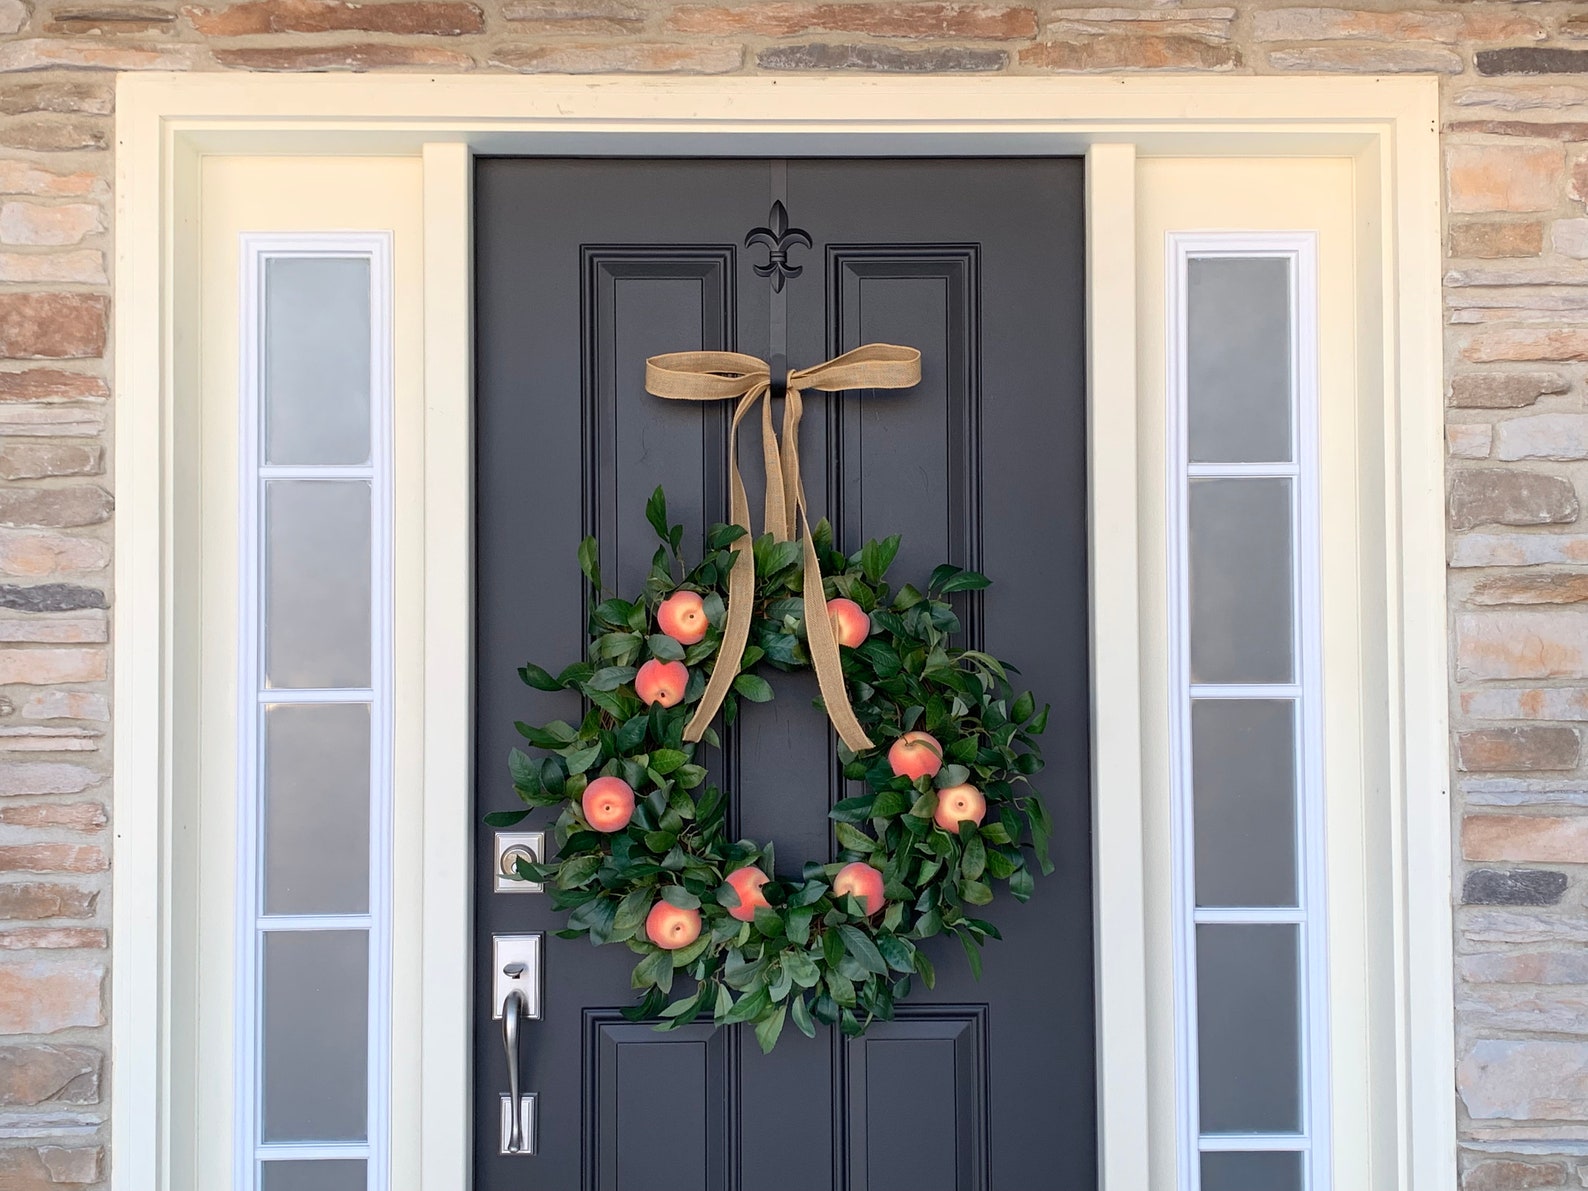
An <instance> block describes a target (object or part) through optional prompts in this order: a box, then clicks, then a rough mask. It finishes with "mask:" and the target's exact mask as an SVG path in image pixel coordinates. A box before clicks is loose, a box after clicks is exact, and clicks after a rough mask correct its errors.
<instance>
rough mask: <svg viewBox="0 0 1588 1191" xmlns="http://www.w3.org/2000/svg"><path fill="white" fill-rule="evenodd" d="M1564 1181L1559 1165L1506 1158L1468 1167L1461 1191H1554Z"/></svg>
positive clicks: (1563, 1168) (1562, 1165)
mask: <svg viewBox="0 0 1588 1191" xmlns="http://www.w3.org/2000/svg"><path fill="white" fill-rule="evenodd" d="M1565 1181H1566V1167H1565V1165H1564V1164H1563V1163H1560V1162H1521V1161H1517V1160H1515V1159H1510V1158H1506V1159H1500V1160H1495V1161H1488V1162H1479V1163H1478V1164H1477V1165H1475V1166H1470V1167H1468V1168H1467V1170H1466V1171H1465V1172H1464V1173H1463V1174H1462V1176H1461V1191H1533V1189H1534V1188H1539V1187H1558V1186H1560V1185H1561V1184H1563V1183H1564V1182H1565Z"/></svg>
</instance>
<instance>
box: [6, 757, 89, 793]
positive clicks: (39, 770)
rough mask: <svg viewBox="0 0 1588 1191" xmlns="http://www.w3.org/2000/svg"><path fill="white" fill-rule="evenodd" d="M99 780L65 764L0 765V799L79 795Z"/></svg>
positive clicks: (21, 762) (14, 763)
mask: <svg viewBox="0 0 1588 1191" xmlns="http://www.w3.org/2000/svg"><path fill="white" fill-rule="evenodd" d="M101 780H103V779H102V778H101V777H100V775H99V774H97V773H95V772H94V771H93V770H92V769H85V768H84V767H83V766H81V765H72V764H69V763H67V762H65V761H4V762H0V798H12V797H16V796H17V795H21V794H81V793H82V792H83V791H84V790H86V789H88V788H89V787H90V786H97V785H98V784H99V783H100V781H101Z"/></svg>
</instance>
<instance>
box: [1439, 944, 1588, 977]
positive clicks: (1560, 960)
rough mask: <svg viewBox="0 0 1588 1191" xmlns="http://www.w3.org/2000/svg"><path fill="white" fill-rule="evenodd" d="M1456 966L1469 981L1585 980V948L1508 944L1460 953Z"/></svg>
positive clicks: (1587, 956)
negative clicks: (1553, 948)
mask: <svg viewBox="0 0 1588 1191" xmlns="http://www.w3.org/2000/svg"><path fill="white" fill-rule="evenodd" d="M1456 970H1457V971H1458V972H1459V973H1460V975H1461V979H1463V980H1465V981H1467V982H1468V983H1469V984H1588V951H1585V950H1583V949H1582V948H1581V947H1573V948H1570V949H1561V950H1558V951H1538V950H1522V949H1519V948H1516V947H1508V948H1506V949H1505V950H1504V951H1485V952H1483V953H1482V954H1480V955H1463V956H1461V957H1459V958H1458V959H1457V960H1456Z"/></svg>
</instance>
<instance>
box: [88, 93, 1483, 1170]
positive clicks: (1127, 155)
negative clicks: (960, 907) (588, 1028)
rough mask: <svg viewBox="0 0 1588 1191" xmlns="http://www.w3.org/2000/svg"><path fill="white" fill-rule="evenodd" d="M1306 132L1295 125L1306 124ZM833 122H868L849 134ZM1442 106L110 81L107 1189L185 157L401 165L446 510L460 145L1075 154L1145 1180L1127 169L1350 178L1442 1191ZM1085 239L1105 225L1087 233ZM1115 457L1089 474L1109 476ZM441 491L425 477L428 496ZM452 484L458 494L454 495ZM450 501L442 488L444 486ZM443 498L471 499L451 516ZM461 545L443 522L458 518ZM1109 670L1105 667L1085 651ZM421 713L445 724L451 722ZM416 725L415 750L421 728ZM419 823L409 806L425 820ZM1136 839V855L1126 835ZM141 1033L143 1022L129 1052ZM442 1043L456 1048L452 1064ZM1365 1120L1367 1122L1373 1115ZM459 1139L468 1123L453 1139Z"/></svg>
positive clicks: (433, 1083)
mask: <svg viewBox="0 0 1588 1191" xmlns="http://www.w3.org/2000/svg"><path fill="white" fill-rule="evenodd" d="M1320 112H1325V113H1329V114H1328V115H1327V116H1326V117H1319V116H1318V113H1320ZM855 113H865V115H863V116H856V115H855ZM1437 127H1438V123H1437V83H1436V81H1435V80H1434V79H1431V78H1420V77H1406V76H1399V77H1389V78H1350V79H1343V78H1339V77H1331V78H1323V79H1314V78H1283V79H1276V78H1260V77H1237V78H1230V77H1213V76H1196V75H1180V76H1160V77H1086V78H1076V77H1069V78H1016V77H1006V78H978V79H959V78H927V79H873V78H823V79H796V80H787V79H777V78H766V77H744V76H739V77H731V78H716V79H651V78H615V79H599V78H585V79H568V78H559V77H552V76H546V77H541V78H517V77H509V76H476V77H429V76H417V75H404V76H356V77H334V76H310V75H276V76H271V75H242V74H226V75H222V74H208V75H158V74H146V75H131V74H125V75H122V76H121V77H120V79H119V81H118V100H117V135H118V143H119V145H120V147H121V148H120V152H119V153H118V157H117V187H116V189H117V253H116V256H117V269H116V322H115V332H116V424H117V435H116V444H115V451H116V474H117V498H118V503H119V506H120V513H119V516H118V517H117V519H116V530H115V533H116V539H115V541H116V546H115V584H116V592H117V602H116V609H115V620H116V626H115V627H116V631H115V635H114V658H115V674H116V678H115V694H116V705H117V710H118V714H117V722H116V725H115V743H114V762H115V772H116V778H117V780H116V793H115V797H114V816H115V848H114V859H115V869H116V881H115V886H114V891H113V913H112V924H113V936H112V937H113V944H112V961H113V965H114V972H115V987H114V995H113V999H112V1025H113V1031H112V1039H111V1047H112V1057H113V1062H112V1101H111V1113H112V1128H113V1135H114V1145H115V1151H114V1157H113V1161H112V1171H111V1179H112V1186H113V1187H114V1188H116V1189H117V1191H133V1189H134V1188H142V1187H147V1186H167V1185H168V1184H169V1181H170V1178H171V1175H172V1155H173V1151H174V1150H177V1149H180V1148H181V1147H182V1146H183V1145H184V1144H185V1142H184V1138H185V1135H186V1133H187V1132H189V1131H190V1130H191V1128H192V1120H191V1118H190V1117H189V1116H188V1115H187V1113H188V1111H189V1110H191V1108H192V1104H191V1097H190V1096H188V1095H185V1094H184V1092H183V1080H184V1078H185V1076H184V1074H183V1072H182V1065H183V1061H184V1059H185V1058H189V1057H191V1056H188V1055H185V1054H184V1052H183V1051H182V1050H181V1047H180V1034H181V1029H182V1025H181V1023H179V1022H175V1021H173V1020H172V1016H171V1014H170V1012H169V1005H170V990H171V987H172V985H173V983H174V982H180V981H182V980H184V979H191V974H192V971H193V965H194V963H195V961H196V957H195V956H193V955H190V954H183V951H182V946H181V938H182V931H181V930H180V924H181V918H182V916H183V914H185V913H186V912H187V910H186V907H185V906H184V905H183V900H182V898H181V897H180V896H179V895H178V894H179V891H181V890H182V889H183V888H184V877H183V874H182V873H181V872H180V871H178V870H177V868H176V867H175V866H176V858H177V856H178V855H179V853H180V838H179V837H180V835H181V832H182V830H183V828H184V824H182V823H181V822H179V821H178V820H177V818H176V817H175V815H174V806H175V803H174V796H175V792H176V790H177V788H178V786H179V784H180V783H181V782H183V781H184V780H186V774H185V770H184V763H183V754H182V752H181V747H182V739H183V734H184V732H185V731H190V730H191V729H190V726H188V725H186V723H185V720H184V715H183V713H184V707H183V705H182V703H181V699H180V694H179V679H180V677H181V675H182V673H183V670H184V667H187V666H190V665H191V664H192V663H193V661H194V659H193V658H191V657H188V656H185V654H184V653H183V652H182V651H181V650H180V649H179V648H178V638H177V636H176V634H175V631H174V625H175V623H176V615H177V610H178V608H180V607H182V606H183V601H184V600H186V599H187V598H188V595H187V592H186V588H185V584H186V583H187V570H188V569H189V563H188V561H187V560H184V559H183V558H181V557H179V556H177V553H176V551H175V549H174V545H173V544H174V542H175V541H176V539H177V533H176V526H177V522H178V518H179V517H181V516H185V515H186V514H184V512H183V511H182V509H181V501H180V499H179V496H180V495H181V493H182V491H183V488H182V482H183V477H184V466H185V465H184V456H183V452H184V451H185V450H186V449H187V445H186V441H185V440H186V432H185V430H184V426H183V420H184V418H185V417H186V418H190V417H191V402H192V389H193V376H192V371H191V368H190V365H189V357H190V356H191V354H192V353H191V349H190V347H189V345H188V344H186V343H184V342H183V341H182V340H181V339H180V338H179V337H178V336H177V335H176V333H175V330H176V327H177V326H178V325H179V323H180V322H181V316H182V312H183V310H184V303H185V302H188V301H190V300H191V293H192V286H193V276H192V270H191V262H187V263H184V258H183V256H182V254H181V252H180V248H181V245H182V244H183V242H184V237H186V236H187V235H188V234H189V229H190V228H191V227H192V226H193V223H194V220H193V216H194V214H195V211H196V205H197V202H198V193H197V185H196V179H197V172H198V171H197V168H196V167H197V162H198V160H199V158H200V156H201V155H203V154H206V153H245V154H246V153H261V154H294V155H299V154H335V155H351V154H367V153H382V154H402V153H411V154H422V155H423V157H424V162H425V182H424V186H425V211H426V215H425V237H426V239H425V265H426V297H425V316H426V332H425V360H426V363H425V381H426V409H427V448H426V467H427V486H428V485H429V484H430V477H440V479H438V480H437V486H436V487H435V488H431V489H430V491H429V497H430V498H431V499H434V500H436V501H437V502H438V503H437V505H436V509H437V510H444V511H446V512H447V515H449V516H453V517H459V516H467V515H468V513H469V510H468V508H467V503H466V502H467V500H468V495H467V492H463V493H461V494H460V493H459V492H458V490H457V485H456V478H457V477H458V476H460V475H462V476H467V475H468V474H469V471H468V469H469V454H470V451H469V439H470V427H469V420H468V419H469V396H470V374H471V360H470V350H471V327H470V320H469V315H468V310H469V302H470V288H471V286H470V276H469V263H468V262H469V254H470V245H469V222H470V195H469V172H470V170H469V162H470V158H471V156H472V154H474V153H478V152H515V153H522V154H529V155H534V154H549V153H568V152H580V153H592V152H593V153H602V154H612V155H625V154H649V155H656V154H658V153H662V154H679V155H690V154H699V153H702V152H710V153H713V154H717V155H721V154H723V153H728V154H746V155H748V154H757V155H761V154H768V155H784V156H787V155H796V154H799V153H812V152H820V153H825V154H843V153H855V154H861V155H877V154H878V153H882V152H887V153H909V154H931V155H944V156H947V155H955V154H959V153H976V154H988V153H1004V154H1023V155H1051V154H1057V153H1087V154H1088V156H1089V159H1090V160H1089V168H1088V188H1087V193H1088V219H1089V222H1090V227H1089V234H1088V268H1089V282H1088V289H1089V294H1088V303H1089V329H1088V347H1089V351H1090V353H1091V362H1090V381H1089V403H1090V406H1091V409H1090V420H1091V432H1090V433H1091V443H1090V450H1091V459H1092V464H1093V466H1092V492H1091V499H1092V507H1093V510H1094V514H1093V521H1092V529H1091V532H1092V544H1093V561H1092V582H1093V598H1092V602H1093V610H1094V615H1093V628H1092V634H1093V636H1092V645H1093V651H1094V652H1093V657H1094V682H1093V699H1094V707H1093V753H1094V757H1095V758H1096V768H1095V772H1094V795H1093V801H1094V812H1095V815H1096V819H1095V822H1096V840H1097V843H1096V847H1095V854H1096V861H1097V875H1096V879H1095V880H1096V885H1095V903H1096V915H1097V917H1096V923H1095V925H1096V929H1097V939H1098V951H1097V963H1098V980H1099V983H1098V989H1099V995H1098V1005H1099V1016H1098V1022H1097V1028H1098V1033H1097V1039H1098V1069H1099V1097H1098V1111H1099V1120H1100V1138H1099V1159H1100V1167H1101V1171H1102V1184H1103V1186H1104V1187H1106V1188H1109V1189H1110V1191H1124V1189H1126V1188H1130V1189H1131V1191H1135V1189H1137V1188H1144V1187H1148V1186H1150V1185H1152V1182H1151V1175H1152V1173H1153V1172H1151V1171H1149V1170H1148V1168H1147V1156H1146V1147H1145V1146H1143V1145H1142V1144H1141V1141H1140V1139H1141V1137H1142V1136H1143V1132H1144V1130H1145V1129H1146V1128H1147V1127H1148V1125H1149V1121H1148V1116H1147V1108H1146V1092H1145V1088H1146V1083H1145V1081H1146V1054H1145V1043H1144V1041H1143V1039H1144V1036H1145V996H1144V986H1145V970H1144V964H1145V944H1144V941H1143V938H1142V924H1143V917H1142V881H1141V876H1142V857H1141V852H1140V838H1141V837H1140V822H1141V797H1142V795H1143V791H1142V787H1141V765H1140V748H1141V741H1142V730H1141V723H1140V719H1139V715H1140V707H1141V703H1140V697H1139V696H1140V687H1139V682H1140V675H1139V671H1138V670H1137V668H1136V666H1135V664H1133V659H1134V658H1135V657H1136V647H1137V633H1138V629H1139V619H1138V604H1137V595H1136V571H1135V561H1136V560H1135V533H1136V526H1137V524H1138V521H1137V516H1138V509H1137V506H1136V501H1135V487H1134V470H1133V466H1120V462H1121V461H1124V462H1126V463H1129V464H1131V465H1133V464H1134V461H1135V459H1136V451H1135V448H1136V443H1135V412H1134V411H1135V403H1136V401H1137V399H1138V394H1137V390H1136V377H1135V366H1134V358H1135V349H1134V344H1135V314H1134V277H1135V271H1134V267H1135V262H1134V246H1133V245H1134V238H1133V236H1132V235H1131V234H1130V233H1129V231H1128V230H1126V229H1128V227H1129V226H1130V223H1131V205H1132V201H1133V195H1134V180H1133V176H1134V159H1135V156H1136V155H1137V154H1159V153H1173V154H1217V155H1241V154H1265V153H1266V154H1271V153H1285V154H1298V153H1300V154H1319V155H1330V156H1342V155H1343V156H1350V157H1354V158H1356V159H1357V161H1358V163H1359V166H1360V169H1361V177H1363V179H1364V180H1365V181H1366V182H1367V183H1371V184H1365V185H1364V186H1363V188H1362V190H1363V193H1362V196H1361V200H1360V201H1361V204H1362V206H1361V212H1360V221H1359V222H1360V224H1361V226H1362V227H1363V228H1364V229H1373V230H1372V234H1374V235H1376V236H1377V237H1378V240H1377V243H1376V246H1375V249H1376V258H1377V260H1378V262H1379V265H1380V267H1379V270H1378V273H1377V275H1376V277H1375V278H1373V279H1370V281H1369V282H1367V283H1365V288H1364V292H1363V299H1364V302H1366V303H1368V307H1367V308H1368V309H1370V310H1373V311H1375V312H1376V313H1377V315H1378V318H1379V320H1380V324H1381V325H1379V326H1378V327H1376V328H1375V329H1376V330H1378V331H1379V332H1380V335H1381V339H1382V344H1383V350H1382V353H1381V355H1380V356H1377V357H1375V358H1374V362H1373V363H1374V367H1373V368H1372V369H1365V370H1364V371H1365V373H1366V372H1369V371H1371V372H1372V375H1366V376H1365V379H1366V380H1367V381H1369V382H1371V383H1372V384H1374V385H1375V386H1376V387H1377V388H1378V389H1379V390H1380V391H1381V394H1382V401H1383V408H1384V423H1383V428H1382V429H1383V441H1384V448H1385V449H1384V458H1383V471H1384V474H1383V476H1382V477H1380V479H1381V482H1382V483H1383V486H1384V489H1383V490H1384V492H1385V494H1386V497H1387V503H1386V512H1385V517H1384V524H1383V526H1382V531H1383V547H1384V560H1385V567H1386V570H1387V584H1386V586H1387V589H1388V597H1387V599H1386V601H1385V603H1386V605H1387V606H1386V607H1384V608H1382V609H1381V610H1380V611H1381V614H1382V615H1383V616H1384V618H1385V626H1386V627H1385V632H1386V636H1387V645H1388V647H1389V652H1390V656H1391V671H1390V672H1391V689H1390V690H1389V691H1388V692H1386V694H1387V696H1388V699H1387V701H1388V706H1389V708H1390V715H1391V721H1392V722H1391V725H1390V731H1389V734H1388V740H1389V743H1390V748H1391V755H1390V757H1389V760H1388V764H1387V772H1386V773H1384V774H1383V775H1382V780H1383V782H1384V783H1385V786H1386V788H1387V789H1388V790H1389V791H1390V794H1389V797H1390V798H1391V799H1392V803H1393V807H1394V812H1395V813H1394V821H1393V831H1394V833H1395V838H1394V839H1393V841H1392V845H1393V856H1394V859H1393V863H1394V867H1395V872H1394V874H1393V880H1394V887H1395V892H1396V921H1395V922H1394V924H1393V929H1394V932H1395V939H1396V947H1395V950H1394V967H1395V973H1394V987H1395V990H1396V997H1395V1006H1394V1017H1395V1021H1394V1023H1393V1029H1394V1041H1395V1049H1396V1060H1395V1062H1396V1067H1397V1070H1398V1072H1399V1079H1398V1081H1397V1083H1398V1097H1397V1098H1398V1099H1399V1100H1400V1103H1399V1104H1398V1105H1396V1106H1394V1109H1393V1111H1394V1112H1395V1114H1396V1118H1397V1119H1396V1121H1395V1125H1394V1129H1395V1135H1396V1166H1397V1171H1396V1172H1395V1173H1396V1177H1395V1182H1394V1185H1395V1186H1398V1187H1401V1188H1404V1189H1405V1191H1436V1189H1438V1191H1443V1188H1445V1187H1448V1186H1450V1185H1451V1184H1452V1183H1453V1181H1454V1171H1455V1155H1456V1135H1455V1121H1454V1097H1453V1094H1452V1091H1451V1078H1452V1068H1453V1064H1454V1047H1453V1024H1452V1021H1453V1007H1452V959H1451V951H1452V948H1451V909H1450V898H1449V889H1450V867H1451V860H1450V824H1449V821H1448V812H1447V807H1448V801H1447V800H1446V799H1444V798H1436V797H1433V796H1432V795H1433V793H1434V792H1435V791H1445V790H1448V781H1449V773H1448V747H1447V743H1446V741H1447V729H1446V715H1447V704H1446V700H1447V689H1448V687H1447V676H1446V665H1447V663H1446V638H1445V578H1444V557H1443V549H1442V543H1443V454H1442V445H1441V444H1442V437H1441V435H1442V428H1441V427H1442V359H1443V353H1442V337H1441V325H1440V291H1439V264H1440V245H1439V199H1440V187H1439V158H1438V134H1437ZM1105 232H1106V234H1104V233H1105ZM1105 460H1111V461H1114V462H1113V463H1111V464H1105V463H1104V462H1103V461H1105ZM443 480H444V482H443ZM466 487H467V485H465V488H466ZM442 489H446V490H445V491H443V490H442ZM460 501H461V502H463V503H460ZM443 524H444V523H443V521H442V519H441V518H440V517H439V516H432V517H431V518H430V520H429V525H430V529H429V530H428V531H427V538H426V551H427V568H426V569H427V573H428V579H427V585H426V593H425V598H426V601H427V607H428V608H430V609H431V610H432V612H434V611H436V610H438V609H453V610H457V609H464V610H466V609H467V608H468V606H469V599H470V592H469V579H468V576H469V574H470V572H471V567H470V565H469V557H468V549H469V546H468V542H467V541H466V535H462V534H457V533H456V532H453V533H451V534H450V535H449V534H446V533H444V532H441V527H442V525H443ZM451 524H453V525H456V524H458V522H456V521H453V522H451ZM426 619H427V626H428V631H427V642H426V665H427V683H426V686H427V692H428V699H430V700H434V701H433V702H429V701H427V706H429V707H434V708H437V709H440V708H443V707H450V708H452V709H453V711H454V714H452V715H450V716H439V717H435V718H434V719H433V720H432V719H430V718H428V717H427V729H426V742H427V748H426V761H425V777H426V815H425V818H426V831H425V837H426V844H425V848H426V890H425V898H424V905H425V912H424V914H425V953H426V959H425V975H424V980H423V995H424V1005H425V1013H424V1027H423V1038H422V1041H421V1047H422V1055H423V1064H424V1071H425V1080H424V1083H425V1087H426V1095H425V1104H424V1106H423V1119H424V1127H423V1135H424V1144H423V1155H424V1157H423V1164H422V1172H421V1176H420V1185H422V1186H425V1187H435V1188H443V1187H447V1188H451V1187H466V1186H467V1185H468V1181H469V1174H468V1167H469V1153H470V1143H469V1139H468V1133H467V1125H468V1122H467V1105H468V1104H469V1101H470V1099H471V1096H472V1092H471V1090H470V1083H469V1071H468V1058H467V1056H468V1050H469V1048H468V1045H467V1042H466V1039H467V1034H468V1010H469V1004H470V975H469V973H470V964H469V954H468V947H469V944H468V941H467V940H468V938H469V935H470V930H469V927H468V922H469V917H468V915H469V905H468V890H469V888H470V880H469V871H470V833H469V830H468V825H467V824H466V823H464V822H462V821H461V820H462V819H463V816H460V815H458V814H457V811H456V806H457V798H458V792H459V791H466V790H467V789H468V788H469V786H468V781H469V774H468V770H467V757H468V753H469V741H470V738H471V737H470V726H469V724H468V721H467V716H465V715H459V714H456V709H457V708H460V707H462V708H466V707H467V706H468V691H469V690H470V677H471V676H470V674H469V672H468V664H469V663H468V660H467V659H468V657H469V653H470V650H469V648H468V645H469V641H470V633H469V629H468V621H467V617H466V615H465V616H462V617H458V616H452V617H450V618H449V617H442V616H438V615H433V614H427V618H426ZM1101 659H1106V661H1103V660H1101ZM443 721H445V722H443ZM432 733H434V735H432ZM432 812H434V814H432ZM1133 833H1134V834H1133ZM151 1023H154V1025H153V1028H151ZM460 1040H462V1041H461V1042H460ZM1386 1111H1390V1110H1388V1109H1387V1110H1386ZM460 1118H461V1119H460Z"/></svg>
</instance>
